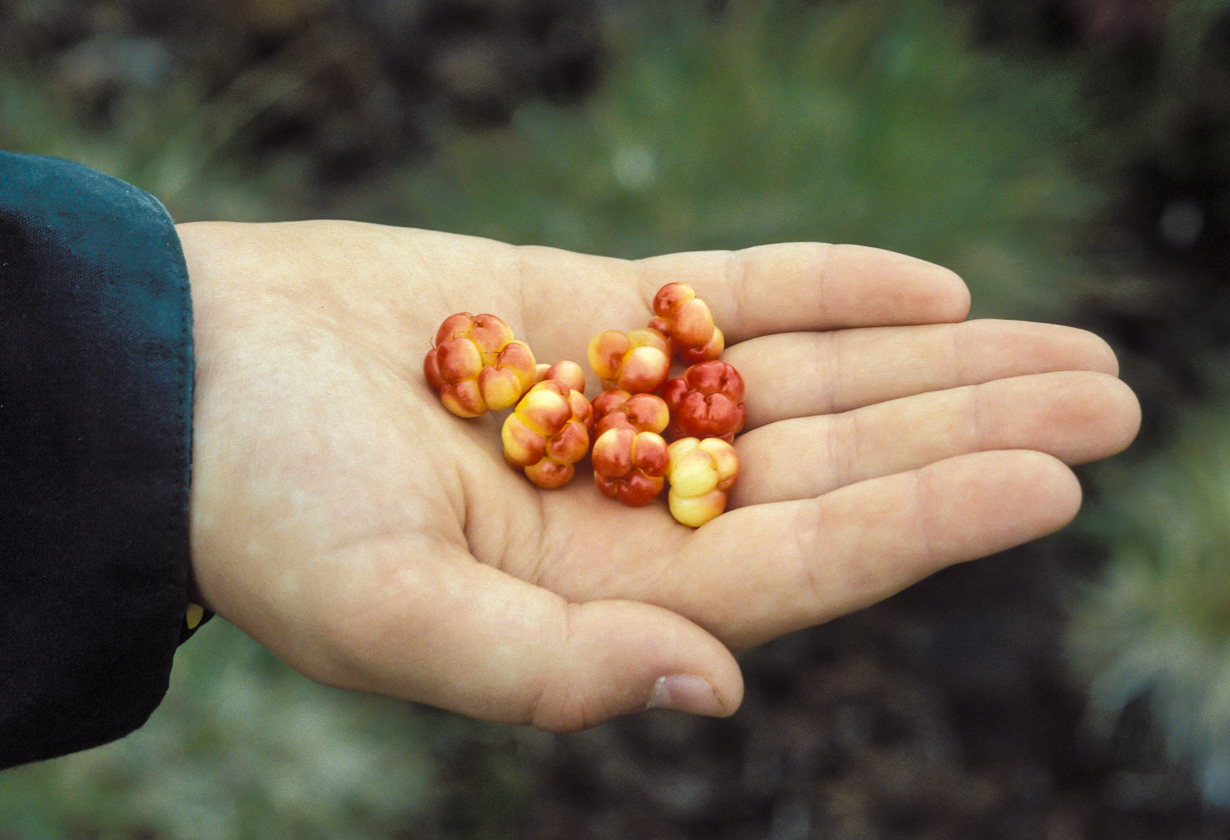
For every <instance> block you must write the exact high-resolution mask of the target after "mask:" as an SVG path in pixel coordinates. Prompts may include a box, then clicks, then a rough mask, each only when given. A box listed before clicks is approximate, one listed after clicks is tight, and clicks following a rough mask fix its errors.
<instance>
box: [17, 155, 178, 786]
mask: <svg viewBox="0 0 1230 840" xmlns="http://www.w3.org/2000/svg"><path fill="white" fill-rule="evenodd" d="M192 381H193V356H192V308H191V298H190V296H189V289H188V276H187V269H186V267H185V264H184V258H183V253H182V251H181V249H180V245H179V239H178V237H177V236H176V233H175V228H174V225H173V224H172V221H171V218H170V217H169V215H168V214H167V212H166V210H165V209H164V208H163V207H162V205H161V204H160V203H159V202H158V201H157V200H156V199H155V198H153V197H152V196H150V195H148V194H146V193H144V192H142V191H140V190H138V189H136V188H135V187H133V186H130V185H128V184H125V183H124V182H122V181H118V180H116V179H114V178H111V177H109V176H107V175H103V174H102V173H99V172H96V171H94V170H91V169H88V168H86V167H83V166H80V165H78V164H74V163H69V162H67V161H63V160H57V159H51V158H41V157H31V156H25V155H14V154H8V153H3V152H0V768H4V767H10V766H13V765H16V764H22V763H25V762H29V761H35V760H39V759H44V758H50V757H53V756H57V755H62V754H65V753H68V752H73V751H76V750H81V749H85V748H87V747H92V746H96V745H98V744H102V743H105V742H107V741H110V740H113V739H115V738H119V737H121V736H123V735H125V734H127V733H129V732H131V731H132V730H134V729H136V728H138V727H139V726H141V725H142V724H143V723H144V722H145V720H146V719H147V718H148V717H149V715H150V713H151V712H152V711H153V710H154V708H155V707H156V706H157V705H158V703H159V702H160V701H161V699H162V696H163V694H164V693H165V691H166V687H167V682H168V678H169V675H170V670H171V661H172V658H173V655H174V653H175V650H176V647H177V645H178V643H179V641H180V636H181V627H182V624H183V621H184V615H185V609H186V581H187V570H188V560H189V553H188V548H189V544H188V534H189V531H188V482H189V467H190V455H191V429H192Z"/></svg>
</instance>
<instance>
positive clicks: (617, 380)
mask: <svg viewBox="0 0 1230 840" xmlns="http://www.w3.org/2000/svg"><path fill="white" fill-rule="evenodd" d="M587 355H588V356H589V366H590V367H591V368H593V369H594V373H596V374H598V378H599V379H600V380H602V387H603V388H618V389H620V390H622V391H627V392H629V393H631V394H643V393H648V392H650V391H656V390H658V389H659V388H661V387H662V383H663V382H665V381H666V378H667V377H668V376H670V370H671V345H670V342H669V341H667V340H666V336H664V335H662V333H660V332H658V331H657V330H652V329H648V328H642V329H639V330H632V331H631V332H628V333H623V332H620V331H619V330H606V331H604V332H600V333H598V334H597V335H596V336H594V337H593V338H592V339H591V340H590V342H589V352H588V354H587Z"/></svg>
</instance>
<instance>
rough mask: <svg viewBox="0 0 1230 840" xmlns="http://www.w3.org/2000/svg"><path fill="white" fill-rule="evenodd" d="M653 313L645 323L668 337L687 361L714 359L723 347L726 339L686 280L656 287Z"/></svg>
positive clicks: (690, 362) (695, 362)
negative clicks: (650, 318) (652, 316)
mask: <svg viewBox="0 0 1230 840" xmlns="http://www.w3.org/2000/svg"><path fill="white" fill-rule="evenodd" d="M653 313H654V316H655V317H654V318H653V320H651V321H650V322H649V326H650V327H651V328H652V329H655V330H658V331H659V332H661V333H662V334H663V335H665V336H666V337H667V338H669V339H670V340H671V343H672V344H673V345H674V348H675V352H677V353H678V354H679V358H680V359H682V360H683V361H684V362H686V363H687V364H697V363H698V362H707V361H711V360H713V359H716V358H717V357H718V356H720V355H722V350H724V349H725V348H726V338H725V336H723V335H722V331H721V330H719V329H718V328H717V326H716V325H715V324H714V323H713V313H712V312H710V311H709V305H708V304H707V303H705V302H704V301H703V300H701V299H700V298H698V297H697V296H696V292H695V290H693V289H692V287H691V286H689V285H688V284H687V283H667V284H666V285H665V286H663V287H662V288H661V289H658V293H657V294H656V295H654V298H653Z"/></svg>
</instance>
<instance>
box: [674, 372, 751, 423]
mask: <svg viewBox="0 0 1230 840" xmlns="http://www.w3.org/2000/svg"><path fill="white" fill-rule="evenodd" d="M743 391H744V384H743V377H742V376H741V375H740V374H739V371H737V370H735V369H734V367H733V366H731V365H729V364H727V363H726V362H721V361H709V362H701V363H700V364H696V365H692V366H691V367H690V368H688V369H687V370H686V371H684V373H683V376H681V377H679V378H677V379H672V380H671V381H670V382H667V383H666V386H665V387H664V388H663V389H662V399H663V400H665V401H666V405H667V406H668V407H669V408H670V412H671V425H670V427H669V428H668V429H667V433H668V435H669V436H670V437H671V438H672V439H678V438H681V437H695V438H709V437H715V438H721V439H723V440H725V441H727V442H728V443H729V442H730V441H732V440H734V437H735V435H737V434H738V433H739V432H741V431H743V424H744V422H746V420H747V409H745V408H744V407H743Z"/></svg>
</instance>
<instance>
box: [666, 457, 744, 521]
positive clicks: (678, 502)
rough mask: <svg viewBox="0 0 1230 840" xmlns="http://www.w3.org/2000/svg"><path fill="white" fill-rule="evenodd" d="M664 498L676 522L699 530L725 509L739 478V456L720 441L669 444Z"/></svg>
mask: <svg viewBox="0 0 1230 840" xmlns="http://www.w3.org/2000/svg"><path fill="white" fill-rule="evenodd" d="M668 455H669V458H670V468H669V470H668V471H667V479H668V480H669V481H670V485H671V489H670V493H669V494H668V495H667V499H668V501H669V503H670V510H671V515H672V516H673V517H675V519H676V521H678V522H679V523H681V524H683V525H687V526H689V527H692V528H699V527H700V526H701V525H704V524H705V523H706V522H708V521H709V520H711V519H713V518H714V517H716V516H719V515H720V514H721V513H722V512H723V511H725V510H726V500H727V491H729V490H730V488H731V487H732V486H734V483H735V480H736V479H737V478H738V477H739V456H738V453H736V452H735V448H734V447H733V446H731V445H730V444H729V443H727V442H726V441H724V440H721V439H720V438H705V439H704V440H698V439H697V438H683V439H682V440H677V441H675V442H674V443H672V444H671V445H670V449H669V451H668Z"/></svg>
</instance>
